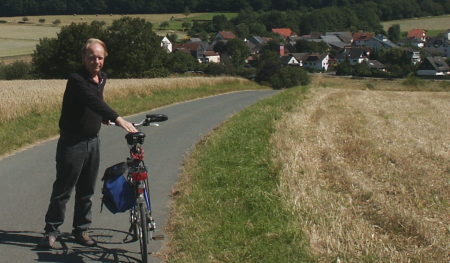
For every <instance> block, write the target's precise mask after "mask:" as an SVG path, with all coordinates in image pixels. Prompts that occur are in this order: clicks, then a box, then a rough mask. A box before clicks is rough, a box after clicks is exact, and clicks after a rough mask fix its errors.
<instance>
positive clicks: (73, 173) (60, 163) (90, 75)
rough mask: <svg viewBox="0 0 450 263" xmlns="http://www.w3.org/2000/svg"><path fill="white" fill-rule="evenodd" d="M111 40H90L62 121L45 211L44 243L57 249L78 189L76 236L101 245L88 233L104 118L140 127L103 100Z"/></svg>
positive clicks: (68, 92) (69, 84)
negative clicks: (66, 209)
mask: <svg viewBox="0 0 450 263" xmlns="http://www.w3.org/2000/svg"><path fill="white" fill-rule="evenodd" d="M107 55H108V53H107V50H106V46H105V44H104V43H103V42H102V41H101V40H99V39H93V38H92V39H89V40H88V41H87V42H86V44H85V45H84V47H83V50H82V63H83V68H82V69H81V70H80V71H78V72H77V73H73V74H71V75H70V76H69V79H68V81H67V86H66V90H65V92H64V98H63V103H62V110H61V118H60V120H59V127H60V138H59V140H58V146H57V149H56V180H55V182H54V184H53V191H52V195H51V197H50V204H49V207H48V210H47V214H46V216H45V223H46V224H45V234H44V237H43V239H42V240H41V242H40V243H39V245H40V246H41V247H47V248H55V241H56V239H57V238H58V234H59V226H61V225H62V224H63V222H64V214H65V208H66V203H67V201H69V199H70V195H71V193H72V190H73V189H74V188H75V211H74V218H73V231H72V234H73V235H74V236H75V240H76V241H77V242H78V243H80V244H82V245H86V246H94V245H96V242H95V240H93V239H92V238H91V237H90V236H89V235H88V232H87V231H88V229H89V226H90V224H91V206H92V201H91V197H92V195H93V194H94V188H95V182H96V179H97V173H98V167H99V138H98V132H99V130H100V126H101V123H102V122H103V123H105V124H108V123H109V122H110V121H114V122H115V123H117V124H118V125H119V126H121V127H122V128H123V129H125V130H126V131H127V132H137V130H136V128H135V127H134V126H133V124H132V123H130V122H128V121H126V120H125V119H123V118H122V117H120V116H119V115H118V114H117V113H116V112H115V111H114V110H112V109H111V108H110V107H109V106H108V105H107V104H106V103H105V102H104V101H103V89H104V87H105V83H106V75H105V73H104V72H102V71H101V69H102V67H103V63H104V61H105V58H106V56H107Z"/></svg>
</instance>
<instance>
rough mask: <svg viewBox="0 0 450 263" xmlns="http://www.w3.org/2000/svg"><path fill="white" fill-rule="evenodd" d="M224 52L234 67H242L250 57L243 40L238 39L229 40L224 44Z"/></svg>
mask: <svg viewBox="0 0 450 263" xmlns="http://www.w3.org/2000/svg"><path fill="white" fill-rule="evenodd" d="M224 52H225V54H226V55H227V56H228V57H229V58H230V60H231V63H232V64H233V66H235V67H240V66H243V65H244V63H245V60H246V59H247V57H248V56H250V49H249V48H248V46H247V45H246V44H245V42H244V41H243V40H241V39H238V38H235V39H231V40H229V41H228V42H227V43H226V44H225V48H224Z"/></svg>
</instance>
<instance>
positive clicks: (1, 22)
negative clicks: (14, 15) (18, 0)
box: [0, 20, 8, 24]
mask: <svg viewBox="0 0 450 263" xmlns="http://www.w3.org/2000/svg"><path fill="white" fill-rule="evenodd" d="M6 23H8V21H6V20H0V24H6Z"/></svg>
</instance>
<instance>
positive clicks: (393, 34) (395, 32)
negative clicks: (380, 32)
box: [388, 24, 400, 42]
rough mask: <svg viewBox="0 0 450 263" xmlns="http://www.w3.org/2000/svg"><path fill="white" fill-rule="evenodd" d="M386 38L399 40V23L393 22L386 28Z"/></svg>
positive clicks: (394, 40)
mask: <svg viewBox="0 0 450 263" xmlns="http://www.w3.org/2000/svg"><path fill="white" fill-rule="evenodd" d="M388 38H389V39H390V40H392V41H393V42H397V41H399V40H400V25H399V24H394V25H392V26H390V27H389V29H388Z"/></svg>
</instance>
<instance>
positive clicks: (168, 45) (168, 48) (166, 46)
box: [161, 37, 173, 53]
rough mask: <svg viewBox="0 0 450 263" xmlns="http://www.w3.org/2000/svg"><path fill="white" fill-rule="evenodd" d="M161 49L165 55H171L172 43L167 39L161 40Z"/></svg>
mask: <svg viewBox="0 0 450 263" xmlns="http://www.w3.org/2000/svg"><path fill="white" fill-rule="evenodd" d="M161 47H162V48H163V49H165V50H166V51H167V53H172V48H173V47H172V42H170V40H169V39H168V38H167V37H164V38H163V39H162V40H161Z"/></svg>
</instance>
